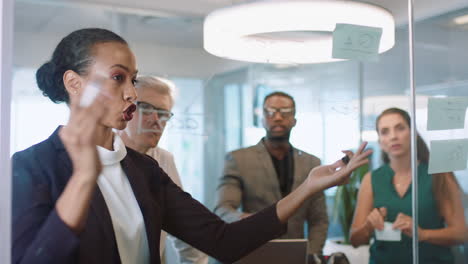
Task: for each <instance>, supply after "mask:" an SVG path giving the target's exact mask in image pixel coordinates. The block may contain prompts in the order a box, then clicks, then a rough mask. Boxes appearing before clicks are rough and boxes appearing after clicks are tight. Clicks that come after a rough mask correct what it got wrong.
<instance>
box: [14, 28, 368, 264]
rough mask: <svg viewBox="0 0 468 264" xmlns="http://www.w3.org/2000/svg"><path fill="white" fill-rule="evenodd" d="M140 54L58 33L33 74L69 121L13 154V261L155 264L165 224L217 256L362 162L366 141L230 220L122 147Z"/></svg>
mask: <svg viewBox="0 0 468 264" xmlns="http://www.w3.org/2000/svg"><path fill="white" fill-rule="evenodd" d="M136 75H137V68H136V60H135V57H134V55H133V52H132V51H131V49H130V47H129V46H128V44H127V42H126V41H125V40H124V39H122V38H121V37H120V36H118V35H116V34H115V33H113V32H111V31H108V30H105V29H96V28H90V29H81V30H77V31H74V32H72V33H71V34H69V35H68V36H66V37H65V38H63V39H62V40H61V41H60V43H59V44H58V46H57V47H56V48H55V50H54V52H53V54H52V58H51V59H50V61H48V62H46V63H45V64H43V65H42V66H41V67H40V68H39V69H38V71H37V73H36V78H37V83H38V86H39V88H40V89H41V90H42V92H43V94H44V95H46V96H47V97H49V98H50V99H51V100H52V101H53V102H56V103H58V102H65V103H67V104H68V106H69V107H70V118H69V121H68V123H67V125H66V126H60V127H58V128H57V129H56V130H55V132H54V133H53V134H52V135H51V136H50V137H49V138H48V139H46V140H45V141H43V142H41V143H39V144H36V145H34V146H32V147H30V148H28V149H26V150H24V151H21V152H18V153H15V154H14V156H13V158H12V160H13V206H12V207H13V221H12V222H13V230H12V231H13V234H12V236H13V248H12V255H13V263H88V264H90V263H129V264H130V263H131V264H133V263H160V256H159V255H160V254H159V244H160V242H159V239H160V233H161V230H165V231H167V232H168V233H171V234H172V235H174V236H175V237H178V238H180V239H182V240H184V241H185V242H187V243H189V244H191V245H193V246H195V247H196V248H198V249H200V250H201V251H203V252H205V253H207V254H209V255H211V256H213V257H215V258H217V259H220V260H221V261H223V262H229V263H231V262H234V261H236V260H237V259H239V258H240V257H242V256H244V255H246V254H248V253H249V252H250V251H252V250H254V249H255V248H257V247H259V246H260V245H262V244H263V243H266V242H267V241H269V240H271V239H273V238H275V237H277V236H279V235H281V234H282V233H283V232H285V230H286V225H285V223H286V222H287V220H288V219H289V218H290V217H291V216H292V215H293V214H294V212H295V211H296V210H297V209H298V208H299V207H300V206H301V204H302V203H303V202H304V201H305V200H306V199H308V198H309V197H311V196H312V195H314V194H315V193H317V192H319V191H321V190H323V189H325V188H328V187H331V186H334V185H338V184H343V183H345V182H346V181H347V180H348V179H349V175H350V174H351V172H352V171H353V170H354V169H356V168H357V167H359V166H361V165H363V164H366V163H367V162H368V160H367V156H368V155H369V154H370V153H371V151H364V147H365V144H363V145H362V146H361V147H360V148H359V150H358V151H357V152H356V154H353V153H352V152H347V155H348V156H350V157H351V159H350V161H349V163H348V164H344V163H343V162H342V161H337V162H335V163H334V164H332V165H327V166H321V167H317V168H315V169H314V170H312V171H311V172H310V173H309V176H308V178H307V180H306V181H305V182H304V183H303V184H302V185H301V186H300V187H298V188H297V189H296V190H295V191H294V192H292V193H291V194H290V195H288V196H286V197H285V198H283V199H281V200H280V201H279V202H277V203H275V204H273V205H271V206H270V207H268V208H266V209H265V210H263V211H261V212H259V213H257V214H255V215H252V216H251V217H249V218H247V219H244V220H242V221H238V222H236V223H231V224H227V223H225V222H223V221H222V220H221V219H220V218H218V217H217V216H216V215H214V214H213V213H211V212H210V211H209V210H208V209H206V208H205V207H204V206H203V205H202V204H200V203H199V202H197V201H196V200H195V199H193V198H192V197H191V196H190V195H189V194H188V193H185V192H183V191H182V190H181V189H180V188H179V187H178V186H177V185H176V184H174V183H173V181H172V180H171V179H170V178H169V177H168V176H167V174H166V173H165V172H164V171H163V170H162V169H161V168H160V167H159V165H158V163H157V162H156V161H155V160H154V159H152V158H150V157H148V156H146V155H143V154H141V153H139V152H137V151H135V150H133V149H131V148H126V147H125V145H124V143H123V142H122V139H121V138H120V137H119V135H118V134H116V133H114V132H113V131H114V129H117V130H122V129H125V128H126V126H127V123H128V122H129V121H130V120H132V118H133V114H134V111H135V110H136V106H135V105H134V103H133V102H134V101H135V100H137V94H136V91H135V80H136Z"/></svg>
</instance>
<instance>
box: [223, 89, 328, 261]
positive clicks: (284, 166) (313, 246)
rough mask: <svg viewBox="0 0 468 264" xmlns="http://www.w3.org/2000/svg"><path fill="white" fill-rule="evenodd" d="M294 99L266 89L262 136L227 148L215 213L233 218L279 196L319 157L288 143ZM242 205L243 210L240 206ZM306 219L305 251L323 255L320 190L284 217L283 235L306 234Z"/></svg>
mask: <svg viewBox="0 0 468 264" xmlns="http://www.w3.org/2000/svg"><path fill="white" fill-rule="evenodd" d="M295 113H296V104H295V101H294V98H293V97H292V96H290V95H289V94H287V93H284V92H273V93H270V94H268V95H267V96H266V97H265V99H264V101H263V126H264V128H265V132H266V136H265V137H264V138H262V139H261V140H260V142H258V144H257V145H255V146H251V147H247V148H242V149H238V150H235V151H233V152H231V153H228V154H227V156H226V160H225V164H224V174H223V177H222V179H221V183H220V184H219V187H218V199H217V203H216V207H215V210H214V211H215V213H216V214H218V215H219V216H221V217H222V218H223V219H224V220H226V221H231V222H232V221H236V220H239V219H242V218H245V217H247V216H249V215H250V214H252V213H255V212H258V211H260V210H262V209H264V208H266V207H268V206H269V205H270V204H273V203H275V202H276V201H279V200H280V199H281V198H283V197H285V196H286V195H288V194H289V193H290V192H291V191H292V190H294V189H296V188H297V187H298V186H299V185H300V184H301V183H302V182H304V180H305V179H306V178H307V174H308V172H309V171H310V170H311V169H313V168H314V167H316V166H319V165H320V160H319V159H318V158H317V157H315V156H313V155H310V154H308V153H306V152H304V151H302V150H300V149H297V148H295V147H293V146H292V145H291V143H290V142H289V138H290V135H291V130H292V128H293V127H294V126H295V125H296V118H295ZM239 210H241V211H239ZM305 223H307V238H308V240H309V243H308V253H309V254H314V253H315V254H321V253H322V248H323V246H324V244H325V240H326V239H327V231H328V215H327V208H326V203H325V195H324V193H323V192H319V193H317V194H315V195H314V196H313V197H311V198H309V199H308V200H307V201H306V203H304V205H303V206H302V207H301V208H300V209H299V210H298V211H297V212H296V213H295V214H294V216H293V217H291V219H289V221H288V232H287V233H286V234H285V235H283V236H282V237H281V238H284V239H294V238H303V237H304V224H305Z"/></svg>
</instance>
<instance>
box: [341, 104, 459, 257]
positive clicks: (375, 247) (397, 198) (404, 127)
mask: <svg viewBox="0 0 468 264" xmlns="http://www.w3.org/2000/svg"><path fill="white" fill-rule="evenodd" d="M376 129H377V133H378V135H379V144H380V147H381V149H382V154H383V155H382V159H383V162H384V165H383V166H381V167H380V168H378V169H376V170H374V171H372V173H367V174H366V175H365V176H364V179H363V182H362V184H361V187H360V189H359V195H358V202H357V206H356V212H355V215H354V219H353V223H352V226H351V234H350V240H351V243H352V244H353V246H359V245H362V244H367V243H369V240H370V238H372V237H373V238H374V239H375V241H374V243H373V244H372V245H371V248H370V262H369V263H370V264H374V263H378V264H385V263H392V264H393V263H401V264H410V263H412V247H411V244H412V232H413V230H412V226H413V218H412V217H411V215H412V208H411V147H410V134H411V133H410V117H409V115H408V113H407V112H406V111H403V110H401V109H398V108H390V109H387V110H385V111H384V112H383V113H382V114H380V115H379V116H378V117H377V121H376ZM417 148H418V149H417V153H418V157H417V159H418V186H419V188H418V193H419V197H418V199H419V222H418V223H417V226H418V236H419V241H420V243H419V259H420V263H425V264H431V263H433V264H442V263H453V255H452V253H451V248H450V246H452V245H457V244H460V243H463V241H465V238H466V231H467V229H466V225H465V217H464V213H463V206H462V201H461V190H460V187H459V185H458V183H457V181H456V179H455V177H454V175H453V173H451V172H448V173H438V174H433V175H431V174H429V173H428V162H429V150H428V149H427V146H426V144H425V143H424V141H423V139H422V138H421V137H420V136H419V135H418V137H417ZM384 222H387V225H389V226H391V227H390V229H391V230H398V231H400V232H401V239H399V240H398V241H388V240H383V239H379V238H377V237H376V236H375V235H374V231H376V230H383V229H384V225H385V224H384ZM389 223H390V224H389ZM398 236H400V235H398Z"/></svg>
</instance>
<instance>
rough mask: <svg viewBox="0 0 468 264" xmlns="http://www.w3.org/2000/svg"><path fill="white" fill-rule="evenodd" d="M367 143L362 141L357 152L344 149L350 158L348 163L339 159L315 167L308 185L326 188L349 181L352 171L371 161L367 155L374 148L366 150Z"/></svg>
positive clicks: (310, 174) (308, 179)
mask: <svg viewBox="0 0 468 264" xmlns="http://www.w3.org/2000/svg"><path fill="white" fill-rule="evenodd" d="M366 145H367V142H364V143H362V144H361V145H360V146H359V149H358V150H357V151H356V153H355V154H354V153H353V152H351V151H343V152H344V153H346V155H347V156H348V157H349V158H350V159H349V162H348V164H345V163H344V162H343V161H342V160H338V161H336V162H335V163H333V164H331V165H323V166H319V167H315V168H314V169H313V170H311V171H310V173H309V176H308V178H307V181H308V185H309V186H310V187H311V188H317V187H318V188H320V189H326V188H329V187H332V186H335V185H343V184H346V183H348V181H349V178H350V176H351V173H352V172H353V171H354V170H355V169H357V168H358V167H360V166H362V165H364V164H367V163H368V162H369V160H368V159H367V157H368V156H369V155H370V154H371V153H372V150H366V151H364V148H365V147H366Z"/></svg>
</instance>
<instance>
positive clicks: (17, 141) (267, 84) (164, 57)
mask: <svg viewBox="0 0 468 264" xmlns="http://www.w3.org/2000/svg"><path fill="white" fill-rule="evenodd" d="M244 2H252V1H244V0H158V1H155V0H138V1H128V0H127V1H125V0H113V1H108V0H89V1H84V0H74V1H65V0H64V1H53V0H16V1H15V2H14V48H13V77H12V78H13V85H12V102H11V117H10V118H11V130H10V133H11V145H10V153H11V154H12V153H14V152H16V151H19V150H22V149H25V148H27V147H29V146H31V145H33V144H35V143H38V142H40V141H42V140H44V139H46V138H47V137H48V136H49V135H50V134H51V133H52V131H53V130H54V129H55V128H56V127H57V126H58V125H60V124H65V123H66V122H67V116H68V111H69V110H68V108H67V106H66V105H64V104H60V105H56V104H53V103H52V102H50V101H49V100H48V99H47V98H46V97H44V96H43V95H42V94H41V92H40V91H39V89H38V88H37V85H36V82H35V71H36V69H37V67H39V66H40V65H41V64H42V63H43V62H45V61H46V60H48V59H49V56H50V55H51V53H52V50H53V48H54V47H55V46H56V44H57V43H58V41H59V40H60V39H61V38H62V37H63V36H65V35H66V34H68V33H69V32H71V31H73V30H76V29H79V28H83V27H103V28H107V29H111V30H113V31H115V32H117V33H119V34H121V35H122V36H123V37H124V38H125V39H126V40H127V41H128V42H129V44H130V46H131V48H132V49H133V50H134V52H135V54H136V58H137V64H138V68H139V72H140V73H141V74H144V75H155V76H161V77H164V78H167V79H170V80H172V81H173V82H174V84H175V86H176V90H175V94H176V101H175V106H174V109H173V112H174V113H175V115H174V117H173V119H172V120H171V121H170V122H169V123H168V127H167V130H166V131H165V134H164V136H163V138H162V141H161V143H160V145H161V146H162V147H163V148H166V149H168V150H169V151H171V152H172V153H173V154H174V156H175V161H176V164H177V167H178V169H179V172H180V176H181V179H182V182H183V185H184V186H185V189H186V190H187V191H188V192H190V193H191V194H192V195H193V196H194V197H195V198H196V199H198V200H199V201H201V202H202V203H203V204H205V205H206V206H207V207H208V208H210V209H212V208H213V206H214V199H215V191H216V187H217V183H218V179H219V178H220V177H221V176H222V168H223V163H224V156H225V153H226V152H228V151H231V150H234V149H237V148H241V147H245V146H250V145H253V144H256V143H257V142H258V141H259V140H260V139H261V138H262V137H263V136H264V134H265V132H264V129H263V127H262V123H261V118H262V115H261V113H262V111H261V109H262V108H261V107H262V101H263V97H264V96H265V95H266V94H268V93H269V92H271V91H276V90H280V91H285V92H287V93H289V94H291V95H292V96H293V97H294V98H295V100H296V106H297V110H296V112H297V114H296V115H297V116H296V117H297V126H296V127H295V128H294V129H293V132H292V137H291V143H292V144H293V145H294V146H295V147H297V148H299V149H302V150H304V151H307V152H309V153H311V154H313V155H315V156H317V157H319V158H321V160H322V162H323V163H330V162H333V161H335V160H337V159H339V158H340V157H341V156H342V153H341V150H343V149H353V148H355V147H356V146H357V145H358V144H359V142H360V141H361V140H365V141H368V142H369V147H370V148H373V149H374V150H375V153H374V154H373V158H372V165H371V167H372V168H377V167H378V166H379V165H380V164H381V161H380V158H379V157H380V155H379V154H380V153H379V147H378V142H377V134H376V132H375V118H376V116H377V115H378V114H379V113H381V112H382V110H384V109H386V108H388V107H393V106H395V107H401V108H403V109H407V110H408V109H409V106H410V104H409V102H410V101H409V91H410V80H409V38H408V14H407V13H408V2H407V1H406V0H373V1H366V2H369V3H373V4H376V5H379V6H382V7H384V8H386V9H388V10H389V11H391V12H392V14H393V15H394V17H395V21H396V33H395V46H394V47H393V48H392V49H390V50H389V51H387V52H385V53H383V54H380V55H379V56H378V60H377V61H374V62H361V61H354V60H349V61H342V62H333V63H321V64H301V65H298V64H287V65H285V64H260V63H247V62H239V61H233V60H228V59H223V58H218V57H215V56H213V55H211V54H209V53H207V52H206V51H205V50H204V49H203V20H204V17H205V15H207V14H208V13H209V12H211V11H213V10H215V9H218V8H221V7H227V6H230V5H233V4H240V3H244ZM414 8H415V9H414V14H415V21H414V23H415V28H414V30H415V31H414V39H415V45H414V51H415V85H416V94H417V98H416V122H417V129H418V131H419V133H420V134H421V135H422V137H423V138H424V139H425V141H426V142H429V141H430V140H435V139H452V138H467V135H468V125H467V122H466V120H465V128H464V129H457V130H447V131H428V130H427V119H428V116H427V102H428V99H429V98H431V97H448V96H468V50H467V47H468V19H467V21H466V22H465V23H462V22H456V21H458V20H455V19H456V18H459V17H462V16H465V15H468V1H466V0H444V1H438V0H420V1H415V6H414ZM259 19H261V17H259ZM296 34H297V35H296V37H304V38H307V37H313V34H314V33H310V32H297V33H296ZM455 175H456V177H457V179H458V181H459V183H460V185H461V187H462V189H463V191H464V192H465V193H468V170H467V169H465V170H463V171H456V172H455ZM335 191H336V189H334V188H332V189H329V190H327V191H326V195H327V202H328V207H329V210H330V220H331V225H330V230H329V238H330V239H331V240H332V239H334V238H337V237H340V236H342V233H341V230H340V227H339V225H338V224H337V223H336V221H333V218H332V217H331V208H332V207H333V197H334V195H335ZM467 208H468V203H467V204H465V210H466V209H467ZM466 212H468V211H466ZM459 252H460V256H459V257H458V261H459V263H465V262H463V261H464V259H465V258H466V255H467V254H468V253H466V252H465V253H464V251H463V247H459Z"/></svg>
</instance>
